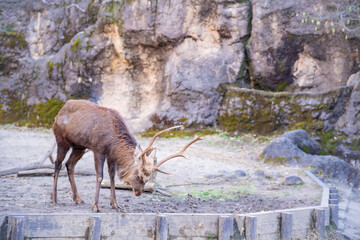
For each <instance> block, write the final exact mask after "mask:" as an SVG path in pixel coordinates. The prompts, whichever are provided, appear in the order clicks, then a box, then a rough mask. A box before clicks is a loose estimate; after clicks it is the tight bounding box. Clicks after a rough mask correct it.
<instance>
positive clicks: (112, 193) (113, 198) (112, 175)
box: [107, 159, 120, 211]
mask: <svg viewBox="0 0 360 240" xmlns="http://www.w3.org/2000/svg"><path fill="white" fill-rule="evenodd" d="M107 164H108V170H109V176H110V205H111V207H112V208H114V209H116V211H120V207H119V205H118V203H117V201H116V195H115V163H114V162H112V161H111V160H109V159H108V160H107Z"/></svg>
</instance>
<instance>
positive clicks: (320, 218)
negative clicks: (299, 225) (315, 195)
mask: <svg viewBox="0 0 360 240" xmlns="http://www.w3.org/2000/svg"><path fill="white" fill-rule="evenodd" d="M315 229H316V231H317V232H318V233H319V235H320V238H321V239H324V237H325V209H323V208H317V209H315Z"/></svg>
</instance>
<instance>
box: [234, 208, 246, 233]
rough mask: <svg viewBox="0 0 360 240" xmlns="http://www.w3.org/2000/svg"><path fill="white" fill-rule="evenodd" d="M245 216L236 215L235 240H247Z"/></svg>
mask: <svg viewBox="0 0 360 240" xmlns="http://www.w3.org/2000/svg"><path fill="white" fill-rule="evenodd" d="M245 219H246V215H245V214H236V215H234V239H245Z"/></svg>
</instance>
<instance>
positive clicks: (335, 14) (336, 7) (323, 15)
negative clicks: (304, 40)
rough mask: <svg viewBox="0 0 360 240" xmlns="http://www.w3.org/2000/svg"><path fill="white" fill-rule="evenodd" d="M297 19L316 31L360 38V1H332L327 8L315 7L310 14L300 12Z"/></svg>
mask: <svg viewBox="0 0 360 240" xmlns="http://www.w3.org/2000/svg"><path fill="white" fill-rule="evenodd" d="M296 17H298V18H299V19H301V22H302V23H305V24H312V25H313V27H314V31H315V32H316V31H318V30H320V28H321V27H323V28H325V29H328V30H329V31H330V32H331V33H333V34H334V33H336V32H344V33H345V39H348V35H349V34H350V35H354V36H360V1H358V0H347V1H344V0H332V1H330V2H328V3H327V4H326V5H325V7H323V6H317V5H314V7H313V9H312V10H311V11H309V12H305V11H302V12H298V13H296Z"/></svg>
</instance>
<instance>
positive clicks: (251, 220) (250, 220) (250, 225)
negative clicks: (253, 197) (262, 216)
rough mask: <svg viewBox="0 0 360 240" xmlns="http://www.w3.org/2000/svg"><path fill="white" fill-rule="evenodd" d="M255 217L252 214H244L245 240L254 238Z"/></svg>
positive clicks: (254, 239) (255, 232) (255, 231)
mask: <svg viewBox="0 0 360 240" xmlns="http://www.w3.org/2000/svg"><path fill="white" fill-rule="evenodd" d="M256 227H257V218H256V217H254V216H246V223H245V231H246V239H247V240H256V238H257V236H256V234H257V230H256Z"/></svg>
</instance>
